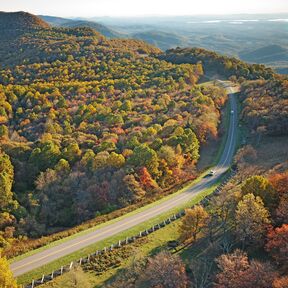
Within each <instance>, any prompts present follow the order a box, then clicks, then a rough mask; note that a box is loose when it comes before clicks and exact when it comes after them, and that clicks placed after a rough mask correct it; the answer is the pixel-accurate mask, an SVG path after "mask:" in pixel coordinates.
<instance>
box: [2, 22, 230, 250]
mask: <svg viewBox="0 0 288 288" xmlns="http://www.w3.org/2000/svg"><path fill="white" fill-rule="evenodd" d="M28 22H29V21H28ZM30 28H31V29H32V30H31V29H30ZM30 28H29V29H28V31H26V32H25V30H22V32H23V33H22V34H21V35H20V36H19V37H17V38H16V39H14V40H11V42H12V43H13V45H15V46H13V45H12V46H11V47H12V48H11V50H10V51H9V53H8V55H7V57H5V58H2V59H3V60H2V64H3V68H2V70H1V71H0V83H1V85H0V97H1V109H0V121H1V126H0V136H1V163H2V167H5V170H3V169H4V168H3V169H2V170H1V171H2V173H1V177H2V178H1V179H3V181H2V183H1V186H2V188H3V191H2V190H1V191H2V192H1V199H2V201H1V216H2V217H1V231H2V232H1V246H2V247H3V248H6V249H10V248H11V249H12V248H13V247H15V245H16V242H15V241H16V239H17V241H18V242H19V241H20V242H21V239H25V237H39V236H41V235H45V234H47V233H51V232H53V231H57V230H59V229H63V228H65V227H71V226H73V225H76V224H80V223H82V222H83V221H85V220H88V219H91V218H94V217H95V216H97V215H101V214H103V213H104V214H105V213H108V212H109V211H113V210H115V209H118V208H121V207H125V206H127V205H130V204H133V203H137V202H139V201H141V200H142V199H148V198H149V197H152V196H154V195H158V194H161V193H162V191H163V190H166V189H168V188H169V187H172V186H173V185H175V184H177V183H179V182H181V181H183V180H185V179H186V180H187V179H193V177H196V175H197V171H196V168H195V164H196V163H197V160H198V159H199V148H200V145H204V144H205V143H207V142H208V141H209V139H215V138H217V136H218V124H219V121H220V110H221V108H222V107H223V105H224V104H225V102H226V100H227V95H226V93H225V91H224V90H222V89H221V88H219V87H216V86H207V87H204V86H203V87H200V86H198V85H197V81H198V79H199V78H200V77H201V76H202V75H203V69H202V65H201V63H196V64H195V65H191V64H182V65H175V64H171V63H168V62H165V61H162V60H159V59H157V57H155V56H154V55H157V54H159V53H160V50H159V49H157V48H154V47H152V46H150V45H148V44H146V43H144V42H142V41H137V40H119V39H115V40H107V39H106V38H105V37H104V36H102V35H100V34H99V33H97V32H95V31H93V30H91V29H89V28H75V29H70V28H67V29H64V28H50V27H41V26H39V27H37V28H35V27H34V26H32V27H30ZM3 29H4V30H5V27H4V28H3ZM33 29H34V30H33ZM9 41H10V40H9ZM9 41H8V42H9ZM13 49H14V50H13ZM8 168H9V169H8ZM23 237H24V238H23ZM11 245H12V246H11ZM9 247H10V248H9ZM15 249H16V248H15ZM12 250H13V249H12ZM9 253H10V252H9ZM17 253H18V252H17ZM12 255H13V252H12Z"/></svg>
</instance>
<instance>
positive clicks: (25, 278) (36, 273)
mask: <svg viewBox="0 0 288 288" xmlns="http://www.w3.org/2000/svg"><path fill="white" fill-rule="evenodd" d="M220 182H221V180H219V181H218V182H217V183H215V184H214V185H213V186H212V187H210V188H209V189H207V190H205V191H203V192H202V193H200V194H198V195H196V196H195V197H194V198H193V199H191V200H190V201H188V202H187V203H185V204H183V205H181V206H179V207H177V208H174V209H171V210H169V211H168V212H166V213H164V214H162V215H161V216H158V217H155V218H153V219H150V220H148V221H146V222H144V223H141V224H139V225H137V226H135V227H133V228H131V229H129V230H126V231H123V232H122V233H119V234H117V235H115V236H112V237H109V238H107V239H105V240H103V241H100V242H97V243H95V244H93V245H90V246H87V247H86V248H84V249H81V250H79V251H76V252H74V253H72V254H70V255H67V256H65V257H62V258H60V259H58V260H57V261H54V262H51V263H49V264H47V265H45V266H43V267H40V268H38V269H35V270H33V271H31V272H29V273H26V274H24V275H21V276H20V277H18V279H17V280H18V283H19V284H25V283H29V282H30V281H31V279H36V278H39V277H41V276H42V274H49V273H51V272H52V271H53V270H56V269H59V268H60V267H61V266H62V265H67V263H70V262H71V261H75V260H78V259H80V258H81V257H85V256H87V255H88V254H91V253H93V252H95V251H96V250H99V249H103V248H104V247H105V246H109V245H111V244H114V243H117V242H118V240H120V239H125V238H126V237H131V236H133V235H136V234H138V233H139V231H143V230H145V229H147V228H150V227H151V226H153V225H155V224H157V223H159V222H161V221H163V220H165V219H167V218H168V217H169V216H171V215H173V214H174V213H177V212H179V211H180V210H182V209H183V208H187V207H190V206H192V205H194V204H196V203H198V202H199V201H201V199H203V198H204V197H205V196H207V195H209V194H210V193H211V192H212V191H213V190H214V189H215V188H216V187H217V186H218V185H219V183H220ZM173 224H174V223H173ZM171 225H172V224H171ZM168 226H170V225H168ZM164 229H166V228H164ZM161 231H163V229H160V234H161V233H162V232H161ZM156 233H158V231H157V232H155V233H153V234H152V235H151V237H152V238H153V237H154V235H155V234H156ZM149 237H150V236H149ZM166 240H167V238H166Z"/></svg>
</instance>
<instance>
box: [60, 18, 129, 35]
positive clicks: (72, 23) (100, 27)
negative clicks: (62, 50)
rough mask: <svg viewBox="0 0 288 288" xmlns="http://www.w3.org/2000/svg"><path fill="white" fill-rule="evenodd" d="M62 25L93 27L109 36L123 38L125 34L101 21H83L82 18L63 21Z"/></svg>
mask: <svg viewBox="0 0 288 288" xmlns="http://www.w3.org/2000/svg"><path fill="white" fill-rule="evenodd" d="M61 27H69V28H76V27H89V28H92V29H94V30H96V31H98V32H99V33H101V34H102V35H104V36H105V37H107V38H121V37H122V38H123V36H124V35H123V34H120V33H118V32H116V31H114V30H112V29H110V28H108V27H106V26H104V25H101V24H99V23H95V22H91V21H81V20H78V21H76V20H73V21H69V22H66V23H63V24H62V25H61Z"/></svg>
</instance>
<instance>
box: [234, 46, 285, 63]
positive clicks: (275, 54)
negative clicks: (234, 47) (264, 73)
mask: <svg viewBox="0 0 288 288" xmlns="http://www.w3.org/2000/svg"><path fill="white" fill-rule="evenodd" d="M239 56H240V58H241V59H243V60H245V61H249V62H256V63H269V62H275V61H288V49H287V48H285V47H282V46H280V45H268V46H264V47H261V48H258V49H256V50H253V51H250V52H248V53H247V52H246V53H239Z"/></svg>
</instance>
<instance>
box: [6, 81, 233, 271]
mask: <svg viewBox="0 0 288 288" xmlns="http://www.w3.org/2000/svg"><path fill="white" fill-rule="evenodd" d="M221 85H222V86H224V87H225V88H226V90H227V92H228V94H229V100H230V105H231V110H233V111H234V113H231V115H230V123H229V129H228V137H227V141H226V144H225V147H224V150H223V153H222V156H221V158H220V161H219V163H218V164H217V165H216V166H215V167H214V169H213V170H214V171H215V175H214V176H213V177H210V178H209V177H207V178H203V179H202V180H201V181H200V182H199V183H198V184H196V185H194V186H193V187H190V188H187V189H186V190H185V191H184V192H183V193H181V194H178V195H175V196H174V197H171V198H169V199H168V200H166V201H163V202H161V203H159V204H158V205H156V206H154V207H151V208H148V209H146V210H145V211H142V212H139V213H137V214H134V215H131V216H130V217H127V218H125V219H122V220H119V221H118V222H115V223H112V224H110V225H107V226H105V227H103V228H99V229H97V230H95V231H92V232H90V233H87V234H85V235H82V236H79V237H76V238H74V239H71V240H68V241H66V242H65V243H61V244H59V245H57V246H54V247H52V248H49V249H46V250H44V251H41V252H39V253H36V254H34V255H31V256H28V257H26V258H24V259H22V260H19V261H16V262H13V263H12V264H11V270H12V272H13V274H14V276H16V277H17V276H20V275H22V274H24V273H27V272H29V271H32V270H34V269H36V268H39V267H41V266H43V265H45V264H48V263H50V262H52V261H55V260H57V259H59V258H61V257H63V256H66V255H68V254H71V253H73V252H75V251H78V250H80V249H82V248H84V247H87V246H89V245H91V244H94V243H96V242H98V241H101V240H104V239H106V238H108V237H111V236H114V235H116V234H118V233H120V232H123V231H125V230H128V229H130V228H132V227H133V226H136V225H138V224H140V223H143V222H145V221H147V220H149V219H152V218H154V217H156V216H159V215H160V214H162V213H164V212H167V211H169V210H171V209H173V208H175V207H177V206H179V205H181V204H183V203H185V202H187V201H189V200H190V199H192V198H193V197H194V196H195V195H197V194H199V193H201V192H203V191H204V190H206V189H207V188H209V187H211V186H212V185H213V184H214V183H215V182H216V181H217V180H218V179H219V178H220V177H221V176H222V175H223V174H224V173H225V172H226V171H227V170H228V169H229V167H230V165H231V162H232V158H233V154H234V150H235V146H236V129H237V104H236V100H235V95H234V94H233V91H232V88H231V87H229V86H226V84H225V83H221Z"/></svg>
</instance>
